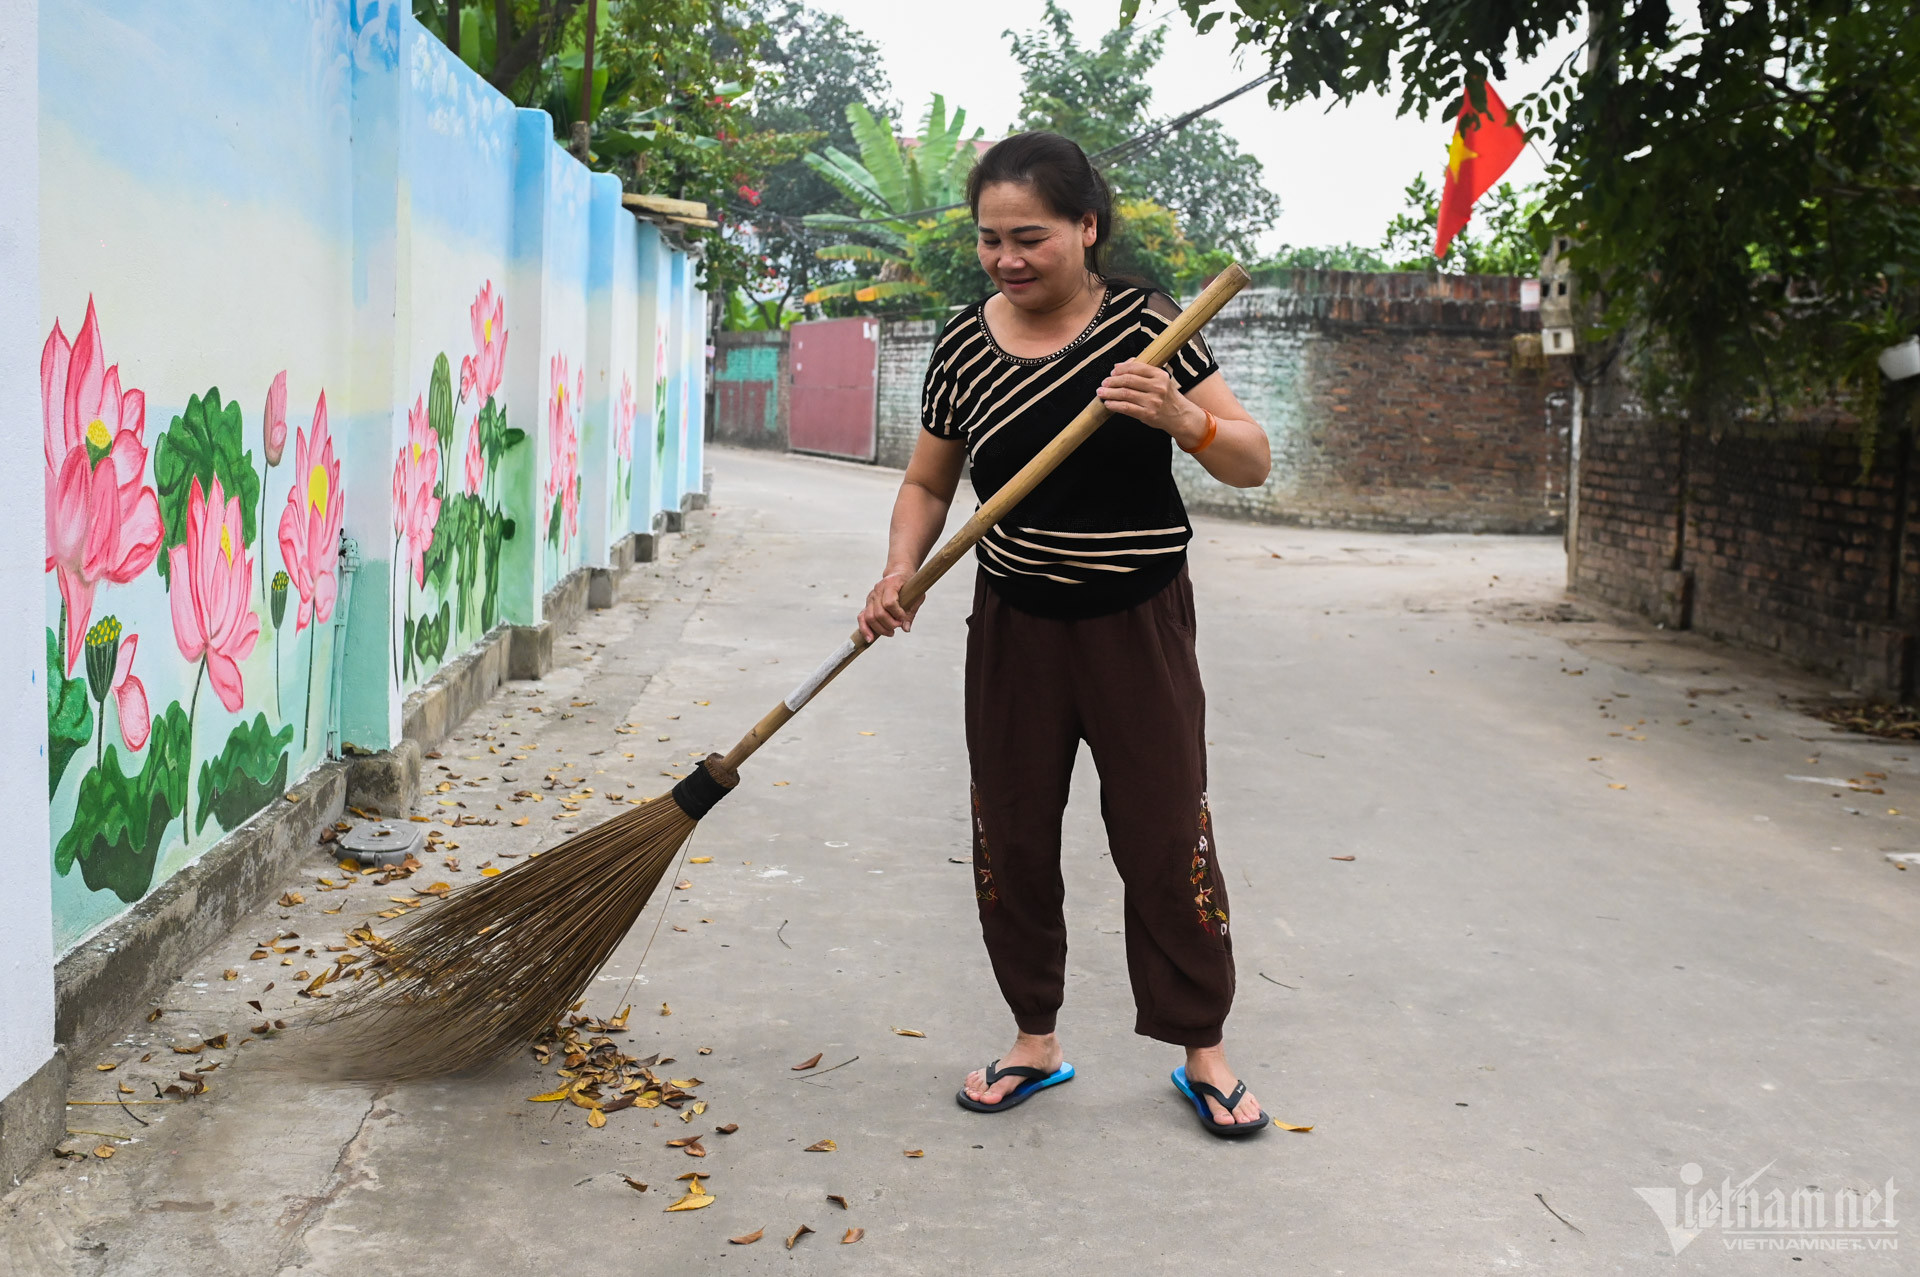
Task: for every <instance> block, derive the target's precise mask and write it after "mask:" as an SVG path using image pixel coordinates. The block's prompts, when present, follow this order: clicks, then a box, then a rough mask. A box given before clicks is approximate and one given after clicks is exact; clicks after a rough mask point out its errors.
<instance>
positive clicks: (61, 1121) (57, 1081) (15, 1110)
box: [0, 1046, 67, 1188]
mask: <svg viewBox="0 0 1920 1277" xmlns="http://www.w3.org/2000/svg"><path fill="white" fill-rule="evenodd" d="M66 1113H67V1048H66V1047H64V1046H56V1047H55V1048H54V1049H53V1058H52V1059H50V1060H48V1061H47V1062H46V1063H45V1064H43V1065H41V1066H40V1068H39V1070H38V1071H37V1072H35V1073H34V1075H33V1076H32V1077H30V1078H28V1079H27V1080H26V1081H24V1082H22V1083H21V1084H20V1085H19V1086H17V1087H15V1088H14V1090H13V1094H11V1095H9V1096H7V1097H6V1098H5V1099H0V1185H7V1186H11V1187H16V1188H17V1187H18V1186H19V1184H20V1181H21V1179H22V1178H23V1177H25V1175H26V1174H27V1172H28V1171H30V1170H32V1169H33V1164H34V1163H35V1162H37V1161H39V1160H40V1158H41V1157H42V1156H43V1155H44V1154H45V1152H46V1150H47V1149H50V1148H52V1147H53V1146H54V1145H55V1144H57V1143H59V1142H60V1140H61V1138H62V1137H63V1136H65V1135H66V1133H67V1123H66Z"/></svg>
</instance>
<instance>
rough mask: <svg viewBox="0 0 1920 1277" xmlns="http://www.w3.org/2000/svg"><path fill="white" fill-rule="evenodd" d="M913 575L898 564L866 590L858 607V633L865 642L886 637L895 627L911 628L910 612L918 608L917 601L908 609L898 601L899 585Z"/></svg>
mask: <svg viewBox="0 0 1920 1277" xmlns="http://www.w3.org/2000/svg"><path fill="white" fill-rule="evenodd" d="M912 575H913V573H911V572H910V571H908V570H907V569H905V568H898V569H896V570H894V571H892V572H889V573H887V574H886V575H885V576H883V577H881V578H880V579H879V581H877V582H875V584H874V587H873V588H872V589H871V590H868V591H867V605H866V606H865V607H863V608H861V609H860V634H861V637H863V638H865V639H866V640H867V642H869V643H871V642H873V641H875V640H876V639H883V638H886V637H887V636H888V635H890V634H892V633H893V632H894V631H895V630H906V631H908V632H911V631H912V630H913V616H914V613H915V612H918V611H919V610H920V604H919V603H915V604H914V605H913V607H912V608H910V609H909V608H906V607H902V606H901V604H900V587H901V586H903V585H905V584H906V583H907V579H908V578H909V577H911V576H912ZM924 601H925V600H924V599H923V600H922V602H924Z"/></svg>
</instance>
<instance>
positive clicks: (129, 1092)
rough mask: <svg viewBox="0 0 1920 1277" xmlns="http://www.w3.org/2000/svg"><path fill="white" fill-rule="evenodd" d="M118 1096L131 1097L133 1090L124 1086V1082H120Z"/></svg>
mask: <svg viewBox="0 0 1920 1277" xmlns="http://www.w3.org/2000/svg"><path fill="white" fill-rule="evenodd" d="M120 1094H122V1095H132V1094H133V1088H132V1087H130V1086H128V1085H127V1084H126V1083H125V1082H122V1083H121V1084H120Z"/></svg>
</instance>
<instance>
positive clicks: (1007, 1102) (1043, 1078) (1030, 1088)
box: [953, 1060, 1073, 1113]
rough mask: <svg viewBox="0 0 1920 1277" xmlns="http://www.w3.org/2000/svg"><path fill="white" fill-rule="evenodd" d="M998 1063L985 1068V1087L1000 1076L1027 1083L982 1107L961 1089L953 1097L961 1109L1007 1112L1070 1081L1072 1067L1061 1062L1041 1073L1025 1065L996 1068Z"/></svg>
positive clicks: (982, 1111)
mask: <svg viewBox="0 0 1920 1277" xmlns="http://www.w3.org/2000/svg"><path fill="white" fill-rule="evenodd" d="M999 1063H1000V1061H998V1060H995V1061H994V1062H993V1063H992V1064H989V1065H988V1066H987V1085H988V1086H992V1085H993V1084H994V1083H995V1082H998V1081H999V1080H1000V1079H1001V1078H1003V1077H1023V1078H1027V1079H1028V1080H1027V1081H1025V1082H1022V1083H1021V1084H1020V1085H1019V1086H1016V1087H1014V1088H1013V1089H1012V1090H1011V1091H1008V1092H1007V1093H1006V1094H1005V1095H1004V1096H1002V1097H1001V1098H1000V1102H999V1103H998V1104H982V1103H981V1102H980V1101H979V1100H975V1099H970V1098H968V1096H967V1093H966V1090H965V1089H964V1088H963V1089H961V1090H958V1091H955V1092H954V1094H953V1098H954V1099H955V1100H957V1101H959V1104H960V1107H961V1108H963V1109H972V1110H973V1111H974V1112H976V1113H999V1112H1003V1111H1004V1110H1006V1109H1010V1108H1018V1107H1019V1106H1020V1105H1022V1104H1025V1103H1026V1102H1027V1100H1028V1099H1030V1098H1031V1097H1033V1096H1035V1095H1038V1094H1039V1093H1040V1092H1042V1091H1044V1090H1046V1089H1047V1088H1048V1087H1050V1086H1058V1085H1060V1084H1061V1083H1062V1082H1071V1081H1073V1065H1071V1064H1067V1063H1065V1062H1064V1061H1063V1062H1062V1063H1061V1065H1060V1067H1059V1068H1057V1069H1055V1070H1054V1071H1053V1072H1051V1073H1042V1072H1041V1071H1040V1070H1039V1069H1035V1068H1029V1067H1028V1066H1027V1065H1024V1064H1010V1065H1008V1066H1007V1067H1006V1068H1004V1069H1003V1068H997V1067H995V1066H997V1065H998V1064H999Z"/></svg>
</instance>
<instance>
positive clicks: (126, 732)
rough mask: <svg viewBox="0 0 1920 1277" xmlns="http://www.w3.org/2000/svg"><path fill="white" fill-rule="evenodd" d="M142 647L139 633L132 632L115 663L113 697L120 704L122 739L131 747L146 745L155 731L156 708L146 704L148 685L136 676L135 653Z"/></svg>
mask: <svg viewBox="0 0 1920 1277" xmlns="http://www.w3.org/2000/svg"><path fill="white" fill-rule="evenodd" d="M139 647H140V636H139V635H138V634H129V635H127V637H126V638H125V639H124V640H123V641H122V642H121V644H120V654H119V656H117V657H116V658H115V659H114V663H113V699H114V703H115V704H116V705H118V706H119V707H120V739H121V740H123V741H125V742H126V743H127V748H128V749H144V748H145V747H146V744H147V737H148V736H150V735H152V734H153V711H152V710H150V709H148V708H147V689H146V685H145V684H143V683H142V682H141V681H140V680H139V679H137V678H135V677H134V676H133V654H134V652H136V651H138V650H139Z"/></svg>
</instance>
